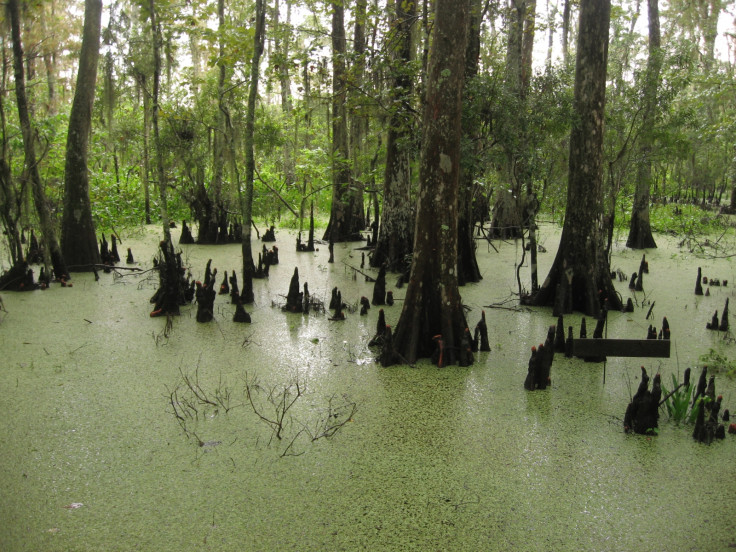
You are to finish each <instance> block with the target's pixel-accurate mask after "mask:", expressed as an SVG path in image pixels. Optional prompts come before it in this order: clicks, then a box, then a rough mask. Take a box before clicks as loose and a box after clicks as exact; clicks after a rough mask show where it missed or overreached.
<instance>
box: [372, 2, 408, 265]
mask: <svg viewBox="0 0 736 552" xmlns="http://www.w3.org/2000/svg"><path fill="white" fill-rule="evenodd" d="M394 9H395V12H394V25H393V27H392V34H391V36H390V38H391V40H390V41H389V44H391V45H395V46H394V48H395V49H394V51H393V53H392V61H391V74H392V86H391V91H392V95H393V97H392V99H393V101H392V102H391V104H392V106H393V109H392V111H391V116H390V119H389V126H388V137H387V142H386V168H385V173H384V179H383V215H382V217H381V224H380V231H379V234H378V240H377V243H376V248H375V251H374V253H373V256H372V257H371V266H374V267H378V266H383V265H385V266H386V268H387V269H388V270H402V269H403V265H404V260H405V258H406V256H407V255H409V254H410V253H411V247H412V242H413V238H412V230H413V228H412V223H413V219H414V209H413V205H412V202H411V201H410V189H411V136H412V132H413V125H412V108H411V94H412V89H413V79H412V77H411V75H410V74H408V73H407V71H406V65H407V64H408V63H409V62H410V61H411V58H412V37H411V27H412V22H413V21H414V18H415V17H416V8H415V5H414V3H413V2H409V3H407V2H405V1H404V0H394Z"/></svg>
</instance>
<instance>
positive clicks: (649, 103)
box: [626, 0, 662, 249]
mask: <svg viewBox="0 0 736 552" xmlns="http://www.w3.org/2000/svg"><path fill="white" fill-rule="evenodd" d="M648 1H649V10H648V11H649V58H648V60H647V69H646V73H645V76H644V79H645V82H644V97H643V99H642V101H643V103H644V107H643V109H642V122H641V124H642V134H641V146H640V148H639V156H640V160H639V163H638V166H637V174H636V191H635V192H634V205H633V207H632V212H631V223H630V226H629V237H628V239H627V240H626V247H631V248H632V249H646V248H652V247H657V244H656V242H655V241H654V237H653V236H652V228H651V225H650V222H649V201H650V192H651V186H652V150H653V146H654V132H653V128H652V127H653V126H654V124H655V120H656V109H657V91H658V89H659V75H660V69H661V67H662V51H661V48H660V32H659V0H648Z"/></svg>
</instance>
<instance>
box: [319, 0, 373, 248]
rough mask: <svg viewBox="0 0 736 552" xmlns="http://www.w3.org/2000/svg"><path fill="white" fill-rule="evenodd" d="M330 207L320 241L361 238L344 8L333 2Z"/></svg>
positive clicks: (360, 214)
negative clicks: (351, 143) (350, 142)
mask: <svg viewBox="0 0 736 552" xmlns="http://www.w3.org/2000/svg"><path fill="white" fill-rule="evenodd" d="M331 4H332V206H331V208H330V221H329V223H328V224H327V230H325V234H324V236H323V238H322V239H324V240H329V241H332V242H340V241H352V240H356V239H359V238H360V235H359V232H360V231H361V230H362V229H363V212H362V201H361V202H360V205H361V210H360V211H359V212H356V211H355V207H356V205H357V203H358V198H357V195H358V193H357V190H355V189H354V187H353V186H352V182H351V170H350V150H349V145H348V116H347V108H346V102H347V82H346V80H347V67H346V64H345V55H346V53H347V50H346V45H345V7H344V5H343V0H339V1H336V2H332V3H331Z"/></svg>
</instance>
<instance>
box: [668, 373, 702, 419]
mask: <svg viewBox="0 0 736 552" xmlns="http://www.w3.org/2000/svg"><path fill="white" fill-rule="evenodd" d="M693 391H694V387H693V385H692V384H691V383H690V368H688V369H687V370H685V380H684V381H683V383H679V384H678V383H677V376H675V374H672V391H668V390H667V388H666V387H665V386H664V385H663V386H662V392H663V393H664V398H663V399H662V401H661V402H660V403H659V404H660V406H661V405H662V404H664V406H665V408H666V409H667V415H668V416H669V419H670V420H672V421H674V422H675V423H676V424H681V423H690V422H691V421H692V420H691V419H690V418H692V419H694V417H693V416H692V415H690V416H688V410H689V408H690V403H691V402H692V397H693ZM696 405H697V406H699V405H700V401H699V400H698V402H697V403H696ZM693 410H695V407H693ZM696 416H697V412H696Z"/></svg>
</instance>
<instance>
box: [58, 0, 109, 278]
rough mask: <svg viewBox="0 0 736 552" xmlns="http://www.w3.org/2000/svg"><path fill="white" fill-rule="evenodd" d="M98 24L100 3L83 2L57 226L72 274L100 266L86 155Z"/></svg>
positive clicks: (100, 9)
mask: <svg viewBox="0 0 736 552" xmlns="http://www.w3.org/2000/svg"><path fill="white" fill-rule="evenodd" d="M101 24H102V0H86V1H85V3H84V30H83V31H82V33H83V34H82V49H81V51H80V53H79V71H78V72H77V87H76V89H75V90H74V102H73V103H72V110H71V113H70V114H69V129H68V132H67V138H66V164H65V167H64V214H63V218H62V223H61V251H62V253H63V254H64V260H65V261H66V263H67V265H68V266H69V268H70V269H71V270H72V271H76V272H85V271H90V270H92V268H93V267H92V265H94V264H97V263H99V262H100V252H99V250H98V249H97V236H96V234H95V224H94V221H93V220H92V206H91V205H90V199H89V172H88V169H87V151H88V149H89V137H90V133H91V127H92V106H93V105H94V101H95V84H96V81H97V60H98V58H99V53H100V29H101Z"/></svg>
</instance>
